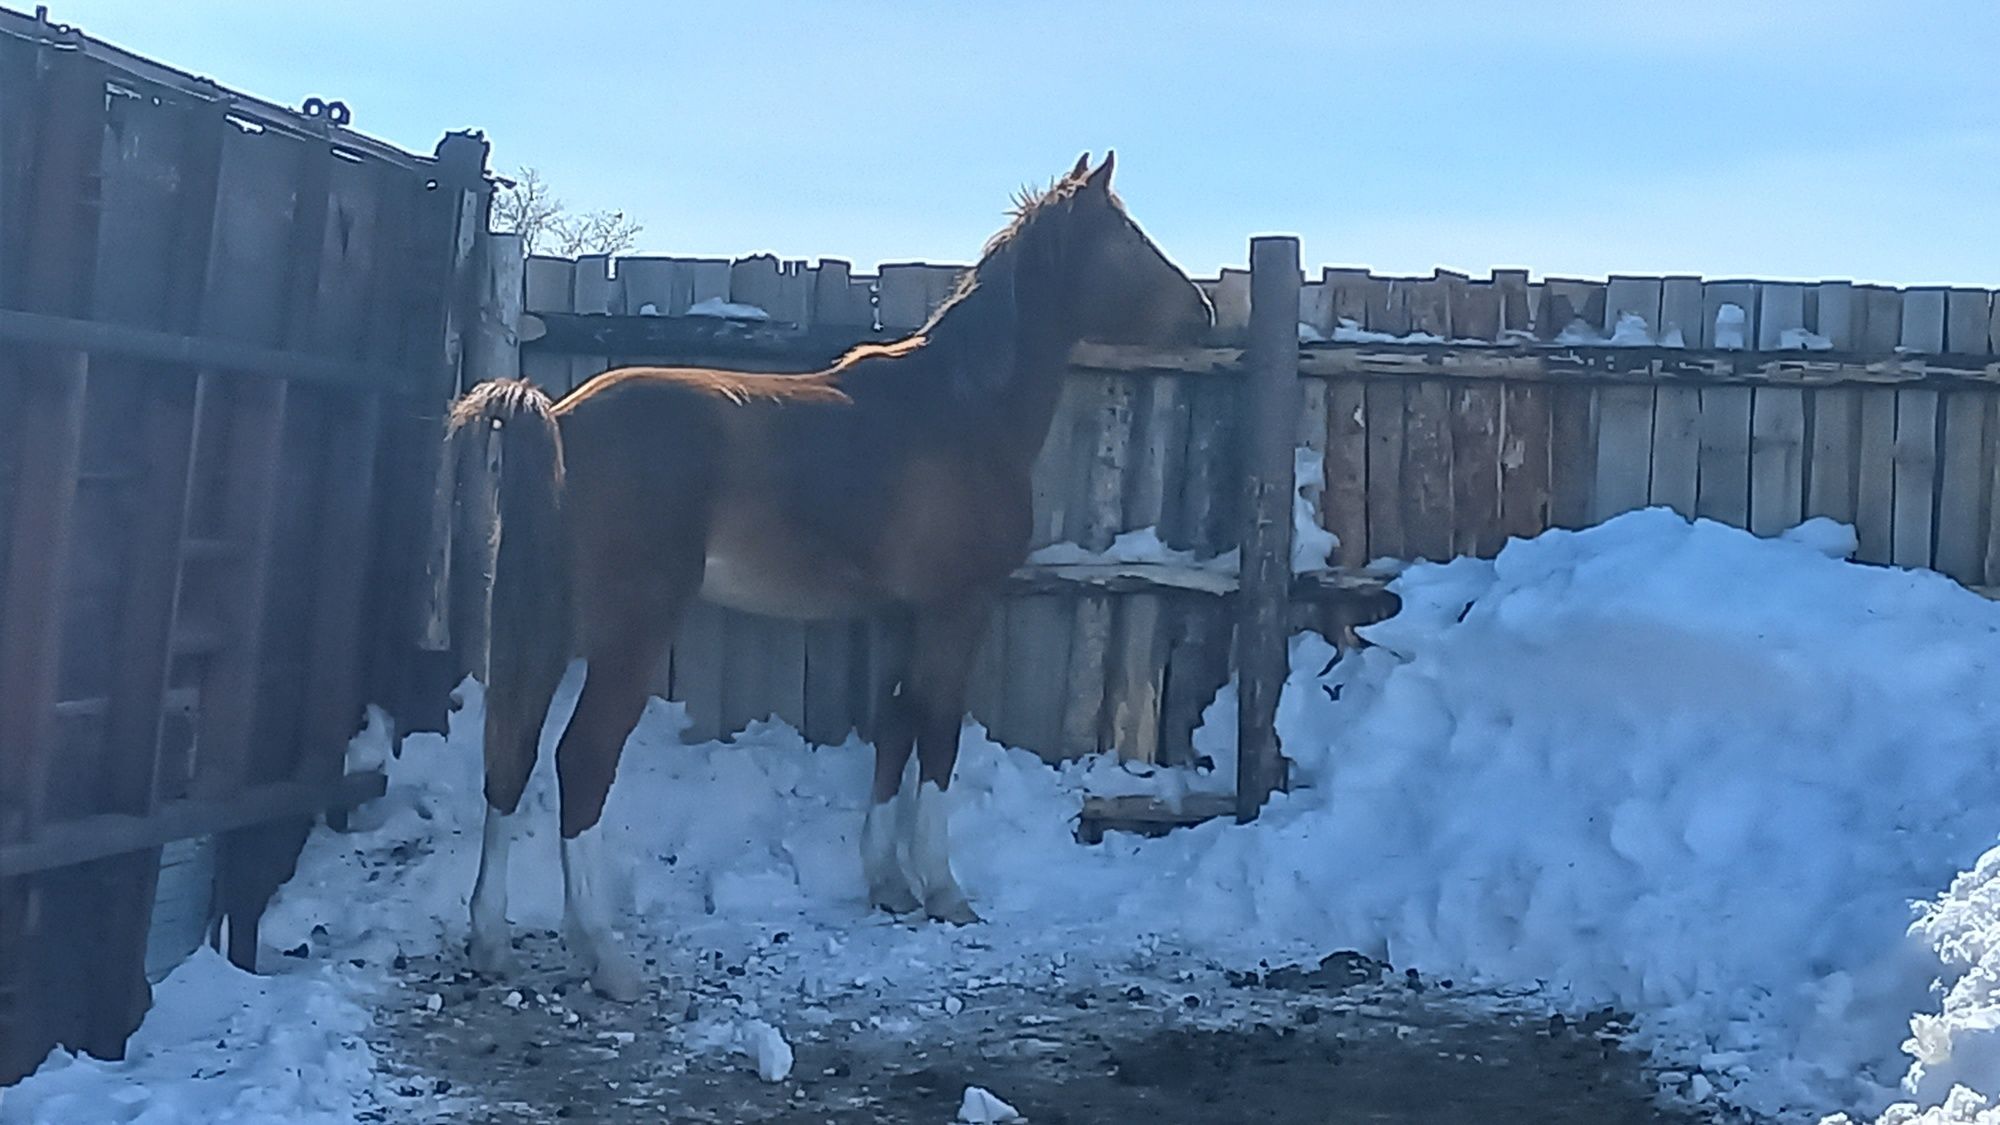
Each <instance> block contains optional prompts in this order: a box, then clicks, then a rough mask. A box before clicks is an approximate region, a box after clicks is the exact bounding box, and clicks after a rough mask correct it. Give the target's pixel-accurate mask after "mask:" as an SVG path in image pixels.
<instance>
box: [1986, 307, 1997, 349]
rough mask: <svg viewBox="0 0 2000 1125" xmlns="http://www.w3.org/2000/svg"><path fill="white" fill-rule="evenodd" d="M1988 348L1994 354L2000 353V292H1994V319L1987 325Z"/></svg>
mask: <svg viewBox="0 0 2000 1125" xmlns="http://www.w3.org/2000/svg"><path fill="white" fill-rule="evenodd" d="M1986 350H1987V351H1988V352H1989V353H1991V354H1993V355H2000V292H1996V293H1994V294H1993V312H1992V319H1991V320H1990V321H1988V322H1987V326H1986Z"/></svg>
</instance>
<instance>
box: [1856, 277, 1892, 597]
mask: <svg viewBox="0 0 2000 1125" xmlns="http://www.w3.org/2000/svg"><path fill="white" fill-rule="evenodd" d="M1871 315H1872V314H1871ZM1871 323H1872V321H1871ZM1859 394H1860V397H1861V432H1860V440H1861V446H1860V454H1861V456H1860V464H1859V465H1858V466H1857V469H1856V478H1855V481H1856V483H1855V496H1854V503H1855V533H1856V535H1857V536H1858V537H1859V539H1860V546H1859V549H1858V550H1857V551H1856V553H1855V558H1857V559H1859V560H1860V561H1862V562H1871V563H1886V562H1888V561H1889V560H1890V558H1891V557H1892V555H1893V554H1894V537H1893V534H1892V532H1893V530H1894V520H1895V511H1896V391H1895V389H1894V388H1891V387H1870V388H1867V389H1866V390H1863V391H1860V392H1859Z"/></svg>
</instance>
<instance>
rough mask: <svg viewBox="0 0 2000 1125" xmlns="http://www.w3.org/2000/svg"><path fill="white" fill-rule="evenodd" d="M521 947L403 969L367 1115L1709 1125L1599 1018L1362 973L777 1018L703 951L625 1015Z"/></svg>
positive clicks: (1052, 985) (1051, 991)
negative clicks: (765, 1040) (996, 1114)
mask: <svg viewBox="0 0 2000 1125" xmlns="http://www.w3.org/2000/svg"><path fill="white" fill-rule="evenodd" d="M522 944H523V947H524V952H525V953H526V954H527V955H528V956H529V958H530V960H531V962H532V963H534V964H535V965H537V966H541V967H537V968H533V969H531V970H529V971H527V972H526V973H524V974H523V975H522V976H521V977H520V978H519V979H516V980H512V981H509V982H505V983H493V982H486V981H483V980H481V979H479V978H477V977H476V976H474V975H473V974H471V973H469V972H467V971H465V970H464V969H463V967H462V965H460V964H457V963H453V962H438V961H431V960H428V959H425V960H417V961H409V962H404V963H402V965H401V966H400V968H398V970H397V976H398V978H399V979H400V981H401V984H402V987H403V993H402V995H401V996H400V997H399V998H398V1002H397V1003H395V1004H392V1005H391V1006H390V1007H389V1008H388V1009H387V1010H386V1011H385V1012H384V1016H383V1021H382V1026H381V1031H380V1037H379V1042H378V1046H379V1047H380V1048H381V1049H382V1051H383V1053H384V1055H385V1057H386V1058H388V1059H389V1060H390V1062H391V1065H392V1067H393V1068H394V1069H395V1070H396V1072H397V1073H398V1074H399V1075H400V1077H398V1078H397V1079H396V1080H395V1084H396V1085H397V1086H399V1087H400V1089H399V1090H398V1092H399V1093H400V1094H402V1095H404V1096H405V1100H404V1101H403V1102H402V1108H401V1109H399V1110H396V1111H391V1112H385V1114H384V1115H383V1120H403V1119H408V1120H412V1121H418V1120H425V1119H433V1120H434V1119H440V1118H442V1119H449V1120H452V1121H459V1122H468V1123H495V1125H497V1123H502V1122H505V1123H510V1125H511V1123H529V1122H534V1123H543V1122H557V1121H563V1122H581V1121H590V1122H599V1121H601V1122H626V1121H631V1122H641V1121H643V1122H658V1121H662V1120H669V1121H687V1122H801V1123H804V1122H812V1123H824V1122H837V1123H841V1125H848V1123H854V1122H885V1121H895V1122H902V1121H914V1122H949V1121H952V1120H953V1119H954V1118H955V1116H956V1114H957V1111H958V1107H959V1102H960V1099H961V1097H962V1095H963V1093H964V1091H965V1088H966V1087H967V1086H973V1085H977V1086H981V1087H984V1088H986V1089H989V1090H991V1091H992V1092H993V1093H995V1094H997V1095H998V1096H1000V1097H1001V1098H1004V1099H1005V1100H1007V1101H1008V1102H1009V1103H1011V1104H1012V1105H1013V1106H1014V1107H1015V1108H1016V1109H1018V1110H1019V1111H1020V1112H1021V1113H1022V1115H1023V1116H1024V1117H1025V1118H1026V1119H1027V1120H1028V1121H1030V1122H1036V1123H1063V1122H1074V1123H1083V1122H1110V1121H1145V1120H1153V1121H1161V1122H1190V1123H1197V1125H1206V1123H1217V1125H1220V1123H1222V1122H1246V1121H1267V1122H1314V1123H1320V1122H1326V1121H1332V1120H1338V1121H1371V1122H1374V1121H1379V1122H1458V1121H1466V1122H1474V1121H1476V1122H1491V1123H1499V1125H1508V1123H1513V1122H1519V1123H1522V1125H1526V1123H1528V1122H1534V1123H1536V1125H1544V1123H1550V1122H1553V1123H1558V1125H1560V1123H1564V1122H1578V1123H1582V1122H1591V1123H1596V1125H1620V1123H1626V1122H1633V1123H1638V1122H1648V1123H1651V1122H1659V1123H1668V1122H1684V1121H1695V1120H1701V1118H1700V1117H1698V1116H1695V1115H1691V1114H1689V1113H1686V1112H1684V1111H1675V1110H1669V1109H1666V1108H1662V1107H1660V1106H1658V1105H1656V1104H1655V1103H1654V1100H1653V1099H1652V1097H1651V1092H1652V1089H1653V1086H1652V1083H1651V1081H1650V1080H1649V1079H1648V1078H1647V1077H1646V1075H1645V1074H1644V1072H1643V1069H1642V1067H1641V1064H1640V1060H1639V1059H1638V1058H1637V1057H1635V1056H1634V1055H1633V1054H1632V1053H1631V1052H1630V1051H1628V1050H1626V1049H1625V1048H1624V1047H1623V1046H1622V1045H1621V1043H1620V1038H1619V1037H1620V1032H1621V1028H1622V1025H1621V1024H1620V1023H1619V1021H1618V1020H1617V1019H1616V1018H1614V1017H1613V1015H1612V1014H1611V1013H1609V1012H1603V1013H1597V1014H1595V1015H1592V1016H1589V1017H1587V1018H1584V1019H1580V1020H1575V1021H1572V1020H1569V1019H1564V1018H1562V1017H1559V1016H1558V1017H1551V1016H1549V1015H1547V1014H1545V1013H1544V1014H1539V1015H1537V1014H1534V1013H1532V1012H1528V1011H1523V1010H1522V1008H1523V1006H1522V1005H1521V1004H1519V1003H1517V1002H1504V1001H1502V1000H1500V999H1499V998H1496V997H1492V996H1478V995H1466V994H1464V993H1463V991H1461V990H1455V989H1453V988H1450V987H1447V984H1446V982H1424V981H1421V980H1415V979H1412V978H1409V977H1405V976H1402V975H1398V974H1393V973H1388V972H1386V971H1384V969H1383V967H1382V966H1379V965H1375V964H1373V963H1371V962H1367V961H1365V960H1364V959H1361V958H1358V957H1336V958H1329V959H1328V960H1327V961H1326V962H1325V963H1323V964H1322V965H1321V966H1320V967H1319V968H1318V969H1317V970H1313V971H1309V972H1299V971H1285V970H1281V971H1277V972H1271V973H1264V974H1255V975H1246V974H1236V973H1224V972H1222V971H1219V970H1213V969H1208V968H1194V969H1189V968H1179V969H1176V968H1173V967H1171V966H1165V965H1163V966H1161V967H1160V969H1159V971H1158V972H1157V973H1155V974H1152V975H1150V976H1147V975H1137V976H1135V975H1134V974H1132V973H1131V972H1129V971H1126V972H1123V973H1121V975H1120V977H1119V979H1115V980H1113V979H1097V980H1093V981H1090V982H1086V983H1082V984H1078V983H1077V982H1074V981H1068V980H1056V979H1051V980H1048V981H1044V982H1039V983H1019V982H1010V983H994V984H988V985H984V986H980V987H976V988H972V989H968V990H966V992H965V995H964V996H963V997H962V998H961V997H959V996H958V995H956V994H952V995H948V996H947V997H946V998H945V999H944V1000H943V1001H941V1007H940V1006H938V1005H934V1004H933V1003H932V1002H931V1001H928V1000H927V1001H925V1002H924V1003H923V1004H922V1005H921V1006H919V1007H917V1008H913V1006H912V1005H911V1004H910V1003H909V1002H908V1001H907V998H904V997H895V998H891V999H889V1000H886V1001H885V1000H884V999H883V998H881V997H880V996H870V995H868V994H865V993H863V992H861V991H858V990H857V991H855V992H852V993H849V994H845V995H837V996H831V997H821V998H817V999H816V1000H814V1001H813V1002H811V1003H803V1002H802V1003H801V1004H799V1005H797V1006H793V1007H790V1008H788V1009H784V1010H783V1011H782V1015H781V1014H778V1013H779V1012H780V1009H779V1008H778V1006H776V1005H773V1004H771V1003H770V1002H769V997H768V996H767V997H766V998H765V1002H764V1003H762V1004H759V1003H758V1002H756V1001H754V1000H746V999H745V997H747V996H750V995H752V994H753V992H754V990H753V989H751V988H749V987H748V985H749V983H750V980H751V979H752V978H754V976H755V972H754V969H753V968H749V967H746V966H743V965H737V964H730V963H726V962H725V961H724V960H723V959H722V958H720V957H713V956H702V955H701V954H700V953H699V951H696V952H693V953H691V954H685V955H683V956H681V957H680V958H677V959H676V960H677V962H678V963H677V964H672V965H661V964H659V963H657V962H656V963H654V964H653V965H652V966H651V967H652V968H653V969H654V971H656V972H659V973H661V974H662V977H663V980H664V982H665V983H664V984H663V986H662V987H661V988H660V989H659V990H657V991H656V993H655V994H654V995H652V996H649V997H648V998H647V999H645V1000H642V1001H641V1002H640V1003H638V1004H634V1005H629V1006H619V1005H612V1004H606V1003H603V1002H602V1001H600V1000H598V999H597V998H595V997H592V996H590V995H588V994H587V993H586V992H585V991H584V990H583V989H582V987H581V982H580V980H578V979H577V978H576V977H575V975H574V974H573V973H571V972H570V971H569V970H568V969H567V968H566V967H564V966H563V958H562V955H561V954H560V952H559V950H558V949H557V947H556V946H555V945H554V943H553V940H552V938H550V937H548V936H538V937H535V938H530V939H525V940H524V941H523V943H522ZM433 996H435V997H437V999H435V1000H433V999H432V997H433ZM765 1017H768V1018H769V1020H770V1022H771V1023H773V1024H775V1025H777V1026H779V1027H781V1028H783V1030H784V1033H785V1035H786V1037H787V1039H788V1040H789V1044H790V1047H791V1049H792V1050H793V1051H794V1053H795V1057H794V1060H793V1064H792V1068H791V1071H790V1073H789V1074H788V1075H787V1076H786V1077H785V1078H784V1079H783V1080H782V1081H778V1082H765V1081H763V1080H761V1079H760V1078H759V1077H758V1075H757V1074H756V1073H755V1071H754V1069H753V1064H752V1062H751V1060H750V1059H749V1058H748V1057H746V1056H745V1055H742V1054H736V1053H732V1052H731V1051H730V1049H729V1040H728V1038H727V1035H728V1028H729V1027H730V1026H731V1025H732V1023H733V1024H735V1025H740V1024H741V1023H742V1021H744V1020H745V1019H752V1018H765Z"/></svg>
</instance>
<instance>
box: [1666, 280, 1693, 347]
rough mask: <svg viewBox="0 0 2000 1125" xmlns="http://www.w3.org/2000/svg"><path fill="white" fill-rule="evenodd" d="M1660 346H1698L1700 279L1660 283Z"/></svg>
mask: <svg viewBox="0 0 2000 1125" xmlns="http://www.w3.org/2000/svg"><path fill="white" fill-rule="evenodd" d="M1660 343H1662V344H1664V345H1666V346H1668V347H1682V348H1694V347H1700V346H1701V278H1699V277H1685V276H1682V277H1669V278H1665V279H1663V280H1662V281H1661V282H1660Z"/></svg>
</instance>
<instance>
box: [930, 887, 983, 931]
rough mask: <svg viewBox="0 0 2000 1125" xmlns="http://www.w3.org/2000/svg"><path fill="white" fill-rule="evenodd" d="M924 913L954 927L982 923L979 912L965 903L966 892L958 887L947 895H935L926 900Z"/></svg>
mask: <svg viewBox="0 0 2000 1125" xmlns="http://www.w3.org/2000/svg"><path fill="white" fill-rule="evenodd" d="M924 913H925V914H928V915H930V916H931V917H932V918H934V919H936V920H937V921H940V922H949V923H951V924H952V925H954V926H970V925H972V924H973V923H974V922H978V921H981V919H980V917H979V914H978V912H976V911H974V910H973V909H972V904H971V903H969V902H967V901H965V894H964V892H962V891H960V890H959V889H958V888H957V887H953V888H952V889H951V890H950V891H949V892H947V893H944V894H934V895H932V896H931V897H930V898H929V899H926V900H925V901H924Z"/></svg>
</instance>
